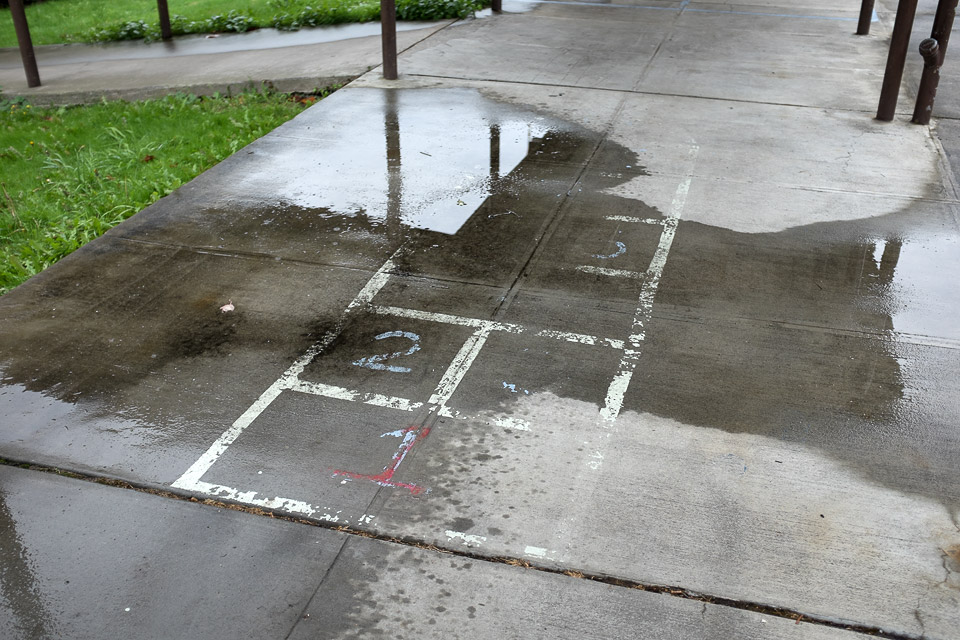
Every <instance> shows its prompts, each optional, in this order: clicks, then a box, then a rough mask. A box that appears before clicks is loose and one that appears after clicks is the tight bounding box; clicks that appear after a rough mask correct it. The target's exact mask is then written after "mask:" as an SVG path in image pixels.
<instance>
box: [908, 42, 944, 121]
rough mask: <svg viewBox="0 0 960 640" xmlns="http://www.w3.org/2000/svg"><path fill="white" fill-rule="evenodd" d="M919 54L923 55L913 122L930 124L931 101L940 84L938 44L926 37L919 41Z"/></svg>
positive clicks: (935, 95)
mask: <svg viewBox="0 0 960 640" xmlns="http://www.w3.org/2000/svg"><path fill="white" fill-rule="evenodd" d="M920 55H921V56H923V75H921V76H920V88H919V89H918V90H917V104H916V105H915V106H914V108H913V122H914V123H915V124H930V114H931V113H933V101H934V99H936V97H937V87H938V86H939V85H940V45H938V44H937V41H936V40H934V39H933V38H927V39H925V40H924V41H923V42H921V43H920Z"/></svg>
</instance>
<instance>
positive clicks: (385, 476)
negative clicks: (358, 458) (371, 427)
mask: <svg viewBox="0 0 960 640" xmlns="http://www.w3.org/2000/svg"><path fill="white" fill-rule="evenodd" d="M429 434H430V427H420V426H416V425H415V426H412V427H407V428H406V429H402V430H400V431H395V432H393V433H385V434H383V435H384V436H387V435H396V436H403V441H402V442H401V443H400V448H399V449H397V452H396V453H395V454H393V459H392V460H391V461H390V464H388V465H387V466H386V467H384V468H383V471H381V472H380V473H378V474H376V475H371V474H367V473H354V472H353V471H342V470H339V469H337V470H335V471H334V472H333V475H334V476H346V477H348V478H353V479H354V480H370V481H371V482H376V483H377V484H378V485H380V486H381V487H394V488H398V489H407V490H408V491H410V493H411V494H413V495H415V496H416V495H419V494H421V493H423V492H424V491H425V490H426V489H425V488H424V487H420V486H417V485H415V484H410V483H407V482H394V481H393V474H394V473H396V472H397V468H398V467H399V466H400V463H401V462H403V459H404V458H406V457H407V454H408V453H410V450H411V449H413V447H414V445H415V444H417V443H418V442H420V441H421V440H423V439H424V438H426V437H427V436H428V435H429ZM380 437H381V438H382V437H383V436H380Z"/></svg>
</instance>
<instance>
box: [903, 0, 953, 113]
mask: <svg viewBox="0 0 960 640" xmlns="http://www.w3.org/2000/svg"><path fill="white" fill-rule="evenodd" d="M957 4H958V0H940V2H939V4H937V15H936V17H934V19H933V29H932V30H931V31H930V37H929V38H927V39H926V40H924V41H923V42H921V43H920V55H921V56H923V75H922V76H921V77H920V88H919V89H918V90H917V104H916V106H915V107H914V109H913V122H915V123H916V124H930V116H931V114H932V113H933V101H934V100H935V99H936V97H937V87H938V86H939V84H940V67H941V65H943V60H944V58H945V57H946V53H947V44H949V42H950V32H951V31H952V30H953V20H954V17H955V16H956V14H957Z"/></svg>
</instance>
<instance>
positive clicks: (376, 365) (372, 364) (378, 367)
mask: <svg viewBox="0 0 960 640" xmlns="http://www.w3.org/2000/svg"><path fill="white" fill-rule="evenodd" d="M387 338H406V339H407V340H409V341H410V342H411V343H413V344H411V345H410V348H409V349H407V350H406V351H394V352H392V353H378V354H376V355H372V356H366V357H363V358H360V359H359V360H355V361H354V362H353V363H352V364H355V365H357V366H358V367H364V368H367V369H373V370H374V371H392V372H394V373H410V367H397V366H394V365H389V364H384V362H385V361H386V360H390V359H392V358H402V357H403V356H409V355H413V354H414V353H416V352H417V351H420V336H418V335H417V334H415V333H411V332H409V331H387V332H385V333H381V334H380V335H378V336H374V338H373V339H374V340H386V339H387Z"/></svg>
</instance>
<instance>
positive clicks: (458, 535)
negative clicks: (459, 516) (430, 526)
mask: <svg viewBox="0 0 960 640" xmlns="http://www.w3.org/2000/svg"><path fill="white" fill-rule="evenodd" d="M445 533H446V535H447V537H448V538H450V539H451V540H459V541H460V542H462V543H463V544H464V545H466V546H468V547H479V546H480V545H481V544H482V543H484V542H486V541H487V538H486V537H485V536H475V535H472V534H469V533H463V532H461V531H446V532H445Z"/></svg>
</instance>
